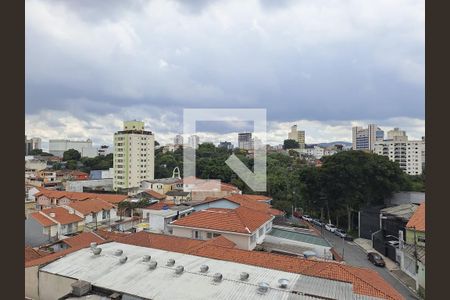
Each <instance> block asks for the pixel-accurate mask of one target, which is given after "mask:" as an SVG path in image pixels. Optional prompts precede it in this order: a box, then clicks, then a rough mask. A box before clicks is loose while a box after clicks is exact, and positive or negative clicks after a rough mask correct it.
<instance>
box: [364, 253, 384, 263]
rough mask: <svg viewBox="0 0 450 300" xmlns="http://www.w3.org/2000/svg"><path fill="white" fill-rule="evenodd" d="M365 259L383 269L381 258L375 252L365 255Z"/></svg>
mask: <svg viewBox="0 0 450 300" xmlns="http://www.w3.org/2000/svg"><path fill="white" fill-rule="evenodd" d="M367 258H368V259H369V261H370V262H371V263H373V264H374V265H375V266H379V267H384V266H385V265H386V264H385V262H384V260H383V258H382V257H381V255H379V254H378V253H376V252H369V253H367Z"/></svg>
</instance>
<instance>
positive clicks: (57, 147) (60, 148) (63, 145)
mask: <svg viewBox="0 0 450 300" xmlns="http://www.w3.org/2000/svg"><path fill="white" fill-rule="evenodd" d="M48 148H49V151H48V152H49V153H51V154H53V155H55V156H59V157H63V154H64V152H65V151H67V150H69V149H75V150H77V151H78V152H80V154H81V157H96V156H97V154H98V149H97V148H95V147H93V146H92V141H91V140H90V139H87V140H86V141H71V140H49V143H48Z"/></svg>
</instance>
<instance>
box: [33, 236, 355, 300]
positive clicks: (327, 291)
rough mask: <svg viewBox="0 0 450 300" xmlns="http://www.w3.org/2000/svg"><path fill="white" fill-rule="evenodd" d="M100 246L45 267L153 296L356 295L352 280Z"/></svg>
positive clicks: (114, 245)
mask: <svg viewBox="0 0 450 300" xmlns="http://www.w3.org/2000/svg"><path fill="white" fill-rule="evenodd" d="M100 247H101V248H102V249H103V251H102V252H101V254H100V255H98V256H95V255H93V254H92V252H91V250H90V249H89V248H85V249H81V250H79V251H76V252H74V253H71V254H68V255H67V256H65V257H63V258H60V259H59V260H57V261H55V262H53V263H50V264H49V265H47V266H45V267H43V268H42V269H41V271H44V272H48V273H52V274H58V275H60V276H65V277H70V278H75V279H80V280H85V281H88V282H91V284H93V285H95V286H98V287H102V288H106V289H110V290H114V291H118V292H122V293H127V294H130V295H135V296H139V297H144V298H148V299H292V300H294V299H318V298H317V297H316V296H319V297H327V298H332V299H356V298H354V297H355V295H354V294H353V291H352V285H351V284H350V283H344V282H339V281H333V280H327V279H321V278H315V277H310V276H303V275H299V274H294V273H288V272H282V271H278V270H272V269H266V268H261V267H256V266H250V265H245V264H239V263H233V262H226V261H221V260H216V259H208V258H204V257H198V256H193V255H187V254H182V253H175V252H168V251H163V250H158V249H153V248H145V247H138V246H134V245H128V244H122V243H116V242H111V243H107V244H102V245H101V246H100ZM116 249H121V250H123V255H125V256H127V257H128V260H127V261H126V263H124V264H120V263H119V258H118V257H117V256H115V255H114V251H115V250H116ZM144 255H151V257H152V260H153V259H154V260H156V261H157V262H158V266H157V268H156V269H155V270H149V267H148V262H143V261H142V257H143V256H144ZM170 258H172V259H175V265H174V266H173V267H168V266H166V262H167V261H168V260H169V259H170ZM203 264H206V265H208V266H209V271H208V272H207V273H206V274H204V273H201V272H200V266H201V265H203ZM179 265H182V266H184V270H185V271H184V273H182V274H180V275H178V274H176V273H175V268H176V267H177V266H179ZM216 272H220V273H222V275H223V280H222V281H221V282H220V283H216V282H214V281H213V278H212V275H213V274H214V273H216ZM241 272H247V273H249V274H250V277H249V279H248V281H245V282H243V281H241V280H240V278H239V276H240V273H241ZM281 278H286V279H288V280H289V284H288V287H287V288H286V289H281V288H279V287H278V280H279V279H281ZM259 282H267V283H269V284H270V287H271V288H270V289H269V291H268V292H267V293H266V294H264V295H261V294H259V293H258V292H257V287H258V283H259ZM293 291H297V292H301V293H304V294H303V295H301V294H297V293H293ZM314 295H316V296H314ZM319 299H320V298H319ZM322 299H323V298H322ZM358 299H360V298H358Z"/></svg>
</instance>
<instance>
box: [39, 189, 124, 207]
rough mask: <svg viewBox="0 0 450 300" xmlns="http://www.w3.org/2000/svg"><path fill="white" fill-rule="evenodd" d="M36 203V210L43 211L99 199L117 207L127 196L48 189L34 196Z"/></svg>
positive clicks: (41, 190)
mask: <svg viewBox="0 0 450 300" xmlns="http://www.w3.org/2000/svg"><path fill="white" fill-rule="evenodd" d="M35 197H36V201H37V208H38V209H43V208H48V207H54V206H59V205H67V204H69V203H71V202H73V201H83V200H87V199H93V198H95V199H100V200H104V201H106V202H109V203H111V204H113V205H118V204H119V203H120V202H122V201H125V200H127V199H128V196H127V195H119V194H101V193H79V192H67V191H54V190H48V189H40V192H39V193H37V194H35Z"/></svg>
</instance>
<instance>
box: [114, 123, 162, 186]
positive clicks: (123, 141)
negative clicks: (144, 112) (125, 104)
mask: <svg viewBox="0 0 450 300" xmlns="http://www.w3.org/2000/svg"><path fill="white" fill-rule="evenodd" d="M154 173H155V136H154V135H153V133H152V132H151V131H145V130H144V122H140V121H125V122H123V130H122V131H118V132H116V133H114V183H113V187H114V190H118V189H121V190H126V191H128V192H133V191H134V190H137V189H138V188H139V187H140V184H141V181H143V180H153V179H154Z"/></svg>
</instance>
